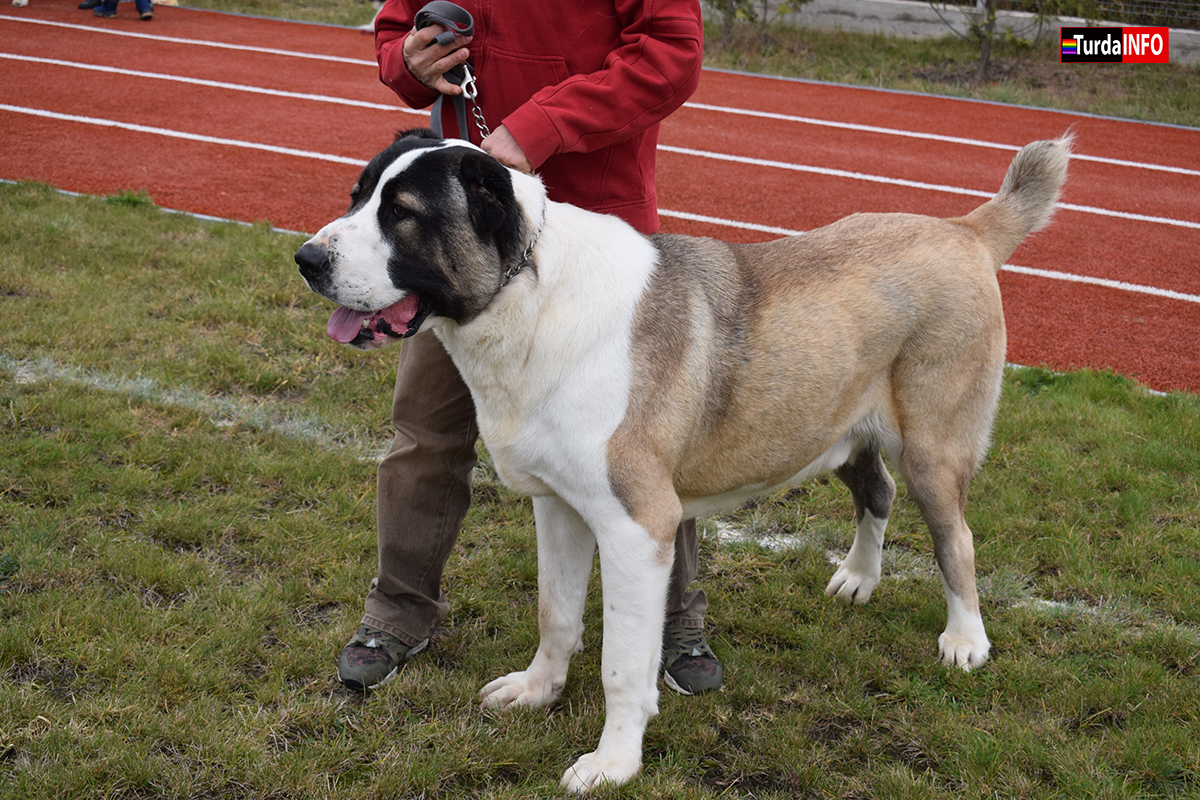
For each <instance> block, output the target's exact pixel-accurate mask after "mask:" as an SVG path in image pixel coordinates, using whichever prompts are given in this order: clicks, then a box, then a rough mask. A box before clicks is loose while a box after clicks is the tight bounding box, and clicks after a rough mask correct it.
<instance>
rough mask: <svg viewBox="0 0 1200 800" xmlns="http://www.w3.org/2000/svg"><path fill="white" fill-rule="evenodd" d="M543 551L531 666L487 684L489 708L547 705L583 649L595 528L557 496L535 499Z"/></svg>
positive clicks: (482, 693) (485, 699)
mask: <svg viewBox="0 0 1200 800" xmlns="http://www.w3.org/2000/svg"><path fill="white" fill-rule="evenodd" d="M533 514H534V522H535V523H536V525H537V545H538V546H537V549H538V629H539V633H540V635H541V641H540V643H539V644H538V650H537V653H536V654H535V655H534V657H533V661H532V662H531V663H530V665H529V668H528V669H526V670H524V671H522V672H513V673H510V674H508V675H506V676H504V677H503V678H497V679H496V680H494V681H492V682H491V683H489V684H488V685H487V686H484V687H483V689H482V690H481V691H480V697H481V698H482V700H483V707H484V708H502V707H504V706H508V705H519V706H548V705H551V704H552V703H554V702H555V701H556V700H558V696H559V695H560V694H561V693H562V690H563V687H564V686H565V685H566V682H567V667H568V664H569V663H570V660H571V656H572V655H574V654H575V653H578V652H579V651H580V650H581V649H582V648H583V641H582V638H581V637H582V635H583V605H584V600H585V599H586V597H587V585H588V578H589V577H590V576H591V572H592V561H593V558H594V556H595V553H596V538H595V536H594V535H593V534H592V530H591V528H589V527H588V526H587V524H586V523H585V522H584V521H583V519H582V518H581V517H580V516H579V514H577V513H576V512H575V510H574V509H573V508H571V507H570V506H569V505H567V504H566V503H565V502H563V501H562V500H560V499H559V498H557V497H553V496H551V497H536V498H534V500H533Z"/></svg>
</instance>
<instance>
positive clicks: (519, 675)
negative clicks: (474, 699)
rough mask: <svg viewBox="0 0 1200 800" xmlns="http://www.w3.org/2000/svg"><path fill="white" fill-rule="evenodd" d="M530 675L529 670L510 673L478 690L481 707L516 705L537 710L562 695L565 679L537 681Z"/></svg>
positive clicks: (550, 703)
mask: <svg viewBox="0 0 1200 800" xmlns="http://www.w3.org/2000/svg"><path fill="white" fill-rule="evenodd" d="M532 675H533V673H532V672H531V671H530V670H525V671H523V672H510V673H509V674H507V675H505V676H504V677H503V678H497V679H496V680H494V681H492V682H491V683H489V684H488V685H487V686H484V687H483V688H482V689H480V690H479V698H480V700H481V701H482V702H483V707H484V708H506V707H508V706H512V705H517V706H530V707H533V708H538V707H541V706H549V705H553V704H554V703H555V701H557V700H558V696H559V694H561V693H562V689H563V686H564V685H566V679H565V678H564V679H562V680H548V679H544V678H542V679H539V678H536V677H533V676H532Z"/></svg>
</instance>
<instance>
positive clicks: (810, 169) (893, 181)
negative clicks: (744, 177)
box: [658, 144, 1200, 230]
mask: <svg viewBox="0 0 1200 800" xmlns="http://www.w3.org/2000/svg"><path fill="white" fill-rule="evenodd" d="M658 149H659V150H661V151H663V152H666V153H675V154H678V155H685V156H692V157H695V158H706V159H710V160H715V161H729V162H733V163H737V164H750V165H752V166H756V167H769V168H772V169H783V170H790V171H792V172H806V173H810V174H813V175H825V176H828V177H832V178H846V179H849V180H856V181H867V182H869V183H883V184H887V185H889V186H903V187H905V188H907V189H925V190H927V191H932V192H945V193H947V194H962V195H968V196H970V197H982V198H991V197H992V196H993V195H995V192H984V191H980V190H978V189H965V188H963V187H961V186H947V185H945V184H938V183H925V182H923V181H910V180H905V179H903V178H889V177H886V176H883V175H870V174H868V173H865V172H850V171H848V170H844V169H831V168H829V167H814V166H810V165H807V164H793V163H791V162H788V161H772V160H770V159H765V158H751V157H749V156H735V155H730V154H728V153H713V152H709V151H707V150H694V149H692V148H689V147H672V146H670V145H662V144H660V145H659V146H658ZM1058 207H1059V208H1062V209H1067V210H1069V211H1081V212H1083V213H1085V214H1099V215H1101V216H1105V217H1121V218H1122V219H1129V220H1136V221H1138V222H1152V223H1156V224H1159V225H1174V226H1176V227H1180V228H1194V229H1196V230H1200V222H1192V221H1190V220H1184V219H1171V218H1170V217H1152V216H1148V215H1146V214H1132V213H1129V212H1127V211H1113V210H1111V209H1107V208H1098V207H1096V206H1081V205H1074V204H1071V203H1059V204H1058Z"/></svg>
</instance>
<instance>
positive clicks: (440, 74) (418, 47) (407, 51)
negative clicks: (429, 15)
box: [404, 23, 472, 95]
mask: <svg viewBox="0 0 1200 800" xmlns="http://www.w3.org/2000/svg"><path fill="white" fill-rule="evenodd" d="M445 30H446V28H444V27H443V26H441V25H438V24H436V23H435V24H433V25H427V26H426V27H424V28H421V30H419V31H418V30H412V31H409V33H408V36H407V37H405V39H404V65H405V66H406V67H408V71H409V72H411V73H412V76H413V77H414V78H416V79H417V80H418V81H420V82H421V83H423V84H425V85H426V86H428V87H429V88H430V89H433V90H434V91H435V92H440V93H442V94H449V95H456V94H462V87H461V86H455V85H454V84H453V83H451V82H450V81H448V80H446V78H445V77H444V76H445V74H446V73H447V72H449V71H450V70H452V69H454V68H455V67H457V66H458V65H459V64H462V63H463V62H465V61H466V60H467V58H468V57H470V55H471V54H470V52H469V51H468V50H467V48H466V45H467V44H468V43H469V42H470V41H471V38H472V37H470V36H460V35H458V34H455V35H454V41H453V42H451V43H450V44H448V45H439V44H432V43H433V40H434V38H435V37H436V36H437V35H438V34H439V33H442V32H443V31H445ZM431 45H432V46H431Z"/></svg>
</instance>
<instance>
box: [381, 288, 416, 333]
mask: <svg viewBox="0 0 1200 800" xmlns="http://www.w3.org/2000/svg"><path fill="white" fill-rule="evenodd" d="M420 301H421V298H420V297H418V296H417V295H415V294H410V295H405V297H404V299H403V300H401V301H400V302H399V303H394V304H392V305H390V306H388V307H387V308H385V309H384V310H383V311H380V312H379V316H381V317H383V319H384V321H385V322H386V323H387V324H388V325H391V326H392V330H394V331H395V332H396V333H398V334H400V333H404V332H405V331H406V330H408V323H410V322H412V320H413V317H415V316H416V315H417V305H419V303H420Z"/></svg>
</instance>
